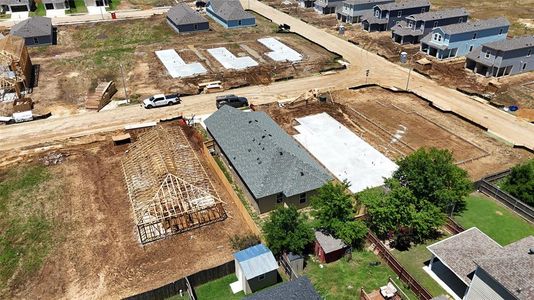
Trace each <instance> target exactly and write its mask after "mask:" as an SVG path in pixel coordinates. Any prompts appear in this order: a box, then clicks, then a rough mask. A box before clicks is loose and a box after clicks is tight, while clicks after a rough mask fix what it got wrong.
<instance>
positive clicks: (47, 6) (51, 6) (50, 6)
mask: <svg viewBox="0 0 534 300" xmlns="http://www.w3.org/2000/svg"><path fill="white" fill-rule="evenodd" d="M45 8H46V9H54V4H53V3H45Z"/></svg>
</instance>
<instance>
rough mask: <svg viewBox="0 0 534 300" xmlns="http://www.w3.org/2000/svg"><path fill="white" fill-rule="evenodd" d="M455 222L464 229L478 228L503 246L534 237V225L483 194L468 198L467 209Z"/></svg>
mask: <svg viewBox="0 0 534 300" xmlns="http://www.w3.org/2000/svg"><path fill="white" fill-rule="evenodd" d="M455 220H456V221H457V222H458V223H459V224H460V225H462V226H463V227H464V228H466V229H467V228H470V227H478V229H480V230H482V231H483V232H484V233H485V234H487V235H488V236H490V237H491V238H493V239H494V240H495V241H497V242H498V243H499V244H501V245H503V246H504V245H507V244H509V243H512V242H515V241H517V240H520V239H521V238H524V237H526V236H529V235H534V225H532V224H531V223H529V222H527V221H525V220H523V219H522V218H521V217H519V216H518V215H516V214H515V213H513V212H512V211H511V210H510V209H508V208H507V207H505V206H503V205H502V204H500V203H498V202H497V201H495V200H493V199H490V198H488V197H486V196H484V195H482V194H479V193H476V194H472V195H471V196H469V197H468V198H467V208H466V210H465V211H464V212H463V213H462V214H461V215H459V216H456V217H455Z"/></svg>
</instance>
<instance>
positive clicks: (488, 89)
mask: <svg viewBox="0 0 534 300" xmlns="http://www.w3.org/2000/svg"><path fill="white" fill-rule="evenodd" d="M265 2H266V3H267V4H268V5H270V6H272V7H275V8H277V9H279V10H280V11H283V12H285V13H288V14H290V15H292V16H296V17H298V18H300V19H301V20H303V21H305V22H307V23H309V24H313V25H314V26H317V27H320V28H324V29H326V30H327V31H329V32H331V33H336V32H337V28H338V24H339V22H338V21H337V20H336V16H335V14H330V15H321V14H318V13H317V12H315V11H314V10H313V8H306V9H305V8H301V7H297V5H296V2H291V4H283V1H280V0H268V1H265ZM513 2H514V3H513V4H509V3H508V2H507V3H503V2H498V1H493V0H485V1H474V2H465V1H452V2H451V1H432V4H433V6H432V9H433V10H438V9H443V8H450V7H465V8H466V9H468V11H469V12H470V13H471V16H472V17H473V18H478V19H482V18H490V17H497V16H506V17H507V18H508V19H509V20H510V21H511V22H512V27H511V30H510V36H516V35H526V34H534V27H531V26H529V25H528V24H531V22H534V20H530V19H528V18H527V17H529V16H530V17H532V15H534V8H533V7H534V0H524V1H513ZM521 16H524V17H525V18H527V19H518V18H520V17H521ZM344 26H345V29H346V30H345V34H344V38H345V39H347V40H349V41H351V42H352V43H354V44H356V45H358V46H360V47H361V48H363V49H365V50H368V51H370V52H374V53H377V54H378V55H380V56H383V57H385V58H386V59H388V60H389V61H391V62H395V63H399V56H400V53H401V52H406V53H407V54H408V57H409V58H410V61H409V62H408V65H409V66H411V67H413V68H415V69H417V70H418V71H419V72H420V73H422V74H425V75H427V76H429V77H430V78H432V79H433V80H435V81H436V82H438V83H439V84H440V85H443V86H447V87H451V88H458V89H461V90H464V91H466V92H469V93H475V94H479V95H483V96H484V97H487V98H489V99H491V100H490V101H492V102H494V103H495V104H497V105H517V106H519V107H520V108H521V107H525V108H534V96H532V95H528V93H527V96H526V97H525V94H524V89H523V88H522V85H523V84H525V83H529V82H531V81H534V73H533V72H531V73H527V74H522V75H516V76H512V77H505V78H500V79H493V78H485V77H483V76H480V75H476V74H474V73H473V72H471V71H469V70H466V69H465V68H464V65H465V58H458V59H451V60H445V61H439V60H436V59H432V58H429V59H430V61H431V64H430V65H428V66H427V67H423V66H421V65H419V64H417V63H416V62H417V61H418V60H419V59H421V58H423V57H427V56H426V55H425V54H423V53H420V52H419V44H417V45H411V44H406V45H400V44H397V43H394V42H393V41H392V39H391V32H390V31H386V32H372V33H369V32H366V31H364V30H363V29H362V28H361V25H360V24H344ZM427 58H428V57H427ZM362 63H363V64H365V62H362Z"/></svg>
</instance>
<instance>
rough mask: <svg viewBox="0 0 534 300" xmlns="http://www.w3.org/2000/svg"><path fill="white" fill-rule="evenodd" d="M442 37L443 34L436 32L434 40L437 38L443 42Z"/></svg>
mask: <svg viewBox="0 0 534 300" xmlns="http://www.w3.org/2000/svg"><path fill="white" fill-rule="evenodd" d="M441 39H442V37H441V34H439V33H434V40H435V41H438V42H441Z"/></svg>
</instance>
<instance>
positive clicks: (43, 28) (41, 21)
mask: <svg viewBox="0 0 534 300" xmlns="http://www.w3.org/2000/svg"><path fill="white" fill-rule="evenodd" d="M10 34H12V35H15V36H20V37H22V38H24V40H25V43H26V46H28V47H31V46H42V45H52V43H53V41H54V28H53V27H52V19H50V18H46V17H40V16H35V17H31V18H29V19H26V20H24V21H22V22H20V23H17V24H15V25H14V26H13V27H11V31H10Z"/></svg>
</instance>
